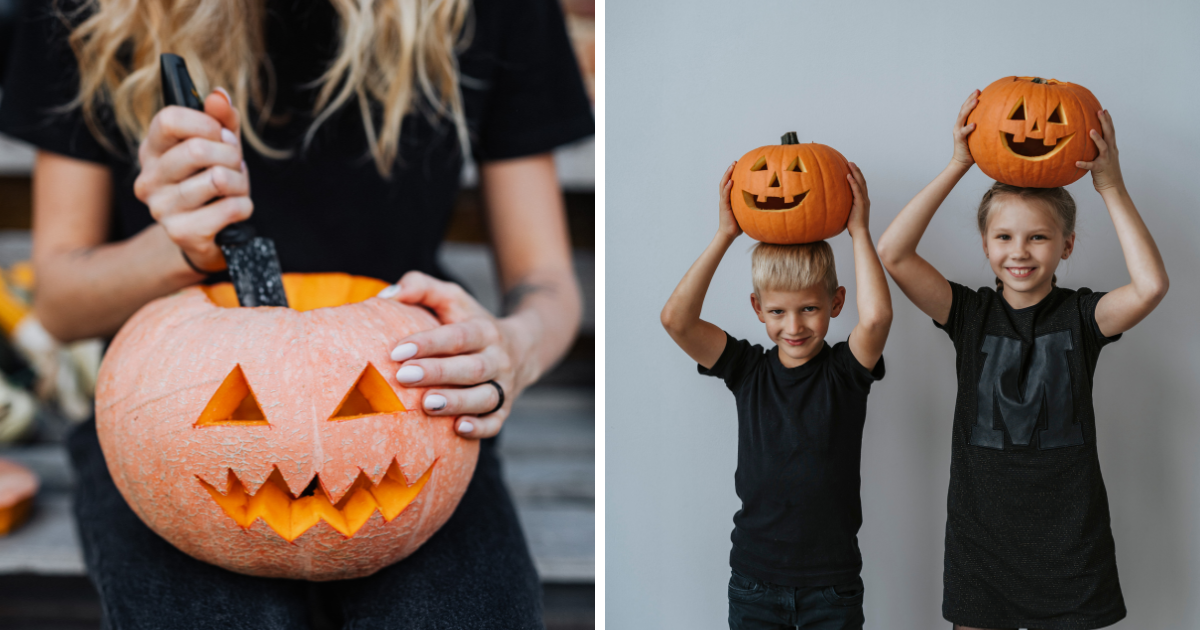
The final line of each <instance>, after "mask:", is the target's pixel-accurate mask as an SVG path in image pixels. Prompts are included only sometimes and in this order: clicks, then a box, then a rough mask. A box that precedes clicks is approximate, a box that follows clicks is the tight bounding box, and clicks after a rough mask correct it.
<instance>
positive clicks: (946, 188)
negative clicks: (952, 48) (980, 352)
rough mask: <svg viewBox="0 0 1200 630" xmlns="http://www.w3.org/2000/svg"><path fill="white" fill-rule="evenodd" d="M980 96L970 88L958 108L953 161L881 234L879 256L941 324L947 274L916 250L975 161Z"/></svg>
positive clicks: (950, 296)
mask: <svg viewBox="0 0 1200 630" xmlns="http://www.w3.org/2000/svg"><path fill="white" fill-rule="evenodd" d="M978 99H979V90H975V91H974V92H971V96H969V97H968V98H967V101H966V102H965V103H963V106H962V108H961V109H960V110H959V112H958V119H957V120H956V121H955V123H954V157H953V158H951V159H950V164H949V165H948V166H946V168H945V170H943V171H942V172H941V174H939V175H938V176H937V178H936V179H934V180H933V181H932V182H930V183H929V185H928V186H926V187H925V188H923V189H922V190H921V192H919V193H917V196H916V197H913V199H912V201H910V202H908V205H906V206H904V209H903V210H901V211H900V214H898V215H897V216H896V219H895V220H894V221H892V224H891V225H890V226H888V229H887V230H886V231H885V232H884V233H883V236H881V237H879V257H880V259H881V260H882V261H883V266H884V267H886V268H887V270H888V273H890V274H891V275H892V279H893V280H895V281H896V284H897V285H899V287H900V290H901V291H903V292H904V295H906V296H908V299H909V300H912V303H913V304H916V305H917V308H919V309H921V312H923V313H925V314H926V315H928V316H930V317H932V318H933V320H934V321H936V322H937V323H939V324H945V323H946V320H947V319H949V317H950V304H951V301H952V299H953V294H952V293H951V292H950V284H949V283H948V282H946V278H945V277H944V276H943V275H942V274H941V273H940V272H939V271H938V270H937V269H935V268H934V266H933V265H931V264H929V262H928V261H926V260H925V259H924V258H921V256H919V255H918V254H917V243H919V242H920V241H921V236H922V235H924V234H925V229H926V228H927V227H929V221H930V220H931V219H933V214H934V213H935V212H937V209H938V208H939V207H940V206H941V205H942V202H943V201H945V200H946V196H947V195H949V194H950V191H951V190H952V189H953V188H954V186H955V185H956V184H958V180H960V179H962V176H963V175H965V174H966V173H967V171H968V170H970V169H971V165H973V164H974V163H975V160H974V158H972V157H971V150H970V149H969V148H968V147H967V136H968V135H970V134H971V132H972V131H974V129H975V123H971V124H969V125H968V124H967V116H969V115H970V114H971V110H973V109H975V106H976V105H977V104H978V103H979V100H978Z"/></svg>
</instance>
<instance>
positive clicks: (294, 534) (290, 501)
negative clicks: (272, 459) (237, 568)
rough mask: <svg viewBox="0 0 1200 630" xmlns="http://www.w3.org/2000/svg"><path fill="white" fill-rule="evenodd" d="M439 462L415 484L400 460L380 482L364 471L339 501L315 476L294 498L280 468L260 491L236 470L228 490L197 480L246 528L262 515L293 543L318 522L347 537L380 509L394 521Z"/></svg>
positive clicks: (386, 518) (386, 517) (272, 527)
mask: <svg viewBox="0 0 1200 630" xmlns="http://www.w3.org/2000/svg"><path fill="white" fill-rule="evenodd" d="M436 464H437V462H436V461H435V462H434V463H433V464H430V465H429V469H428V470H426V471H425V473H424V474H423V475H421V478H420V479H418V480H417V481H416V482H415V483H413V484H412V485H411V486H410V485H408V483H407V482H406V481H405V480H404V474H403V473H401V472H400V466H399V465H397V464H396V462H395V460H393V461H392V465H391V466H389V467H388V470H387V473H386V474H384V476H383V477H382V478H381V479H380V480H379V483H378V484H374V483H371V479H370V478H369V477H367V475H366V473H362V472H360V473H359V475H358V479H355V480H354V485H352V486H351V487H350V489H349V490H347V491H346V494H345V495H344V496H342V500H341V501H338V502H337V503H336V504H335V503H332V502H330V500H329V497H328V496H327V495H326V494H325V489H324V488H323V487H321V482H320V476H319V475H317V476H314V477H313V479H312V481H311V482H310V483H309V484H308V487H307V488H305V489H304V491H303V492H301V493H300V496H292V494H291V492H290V491H289V490H288V487H287V484H286V483H285V482H284V480H283V475H282V474H280V472H279V468H275V470H273V471H272V472H271V476H270V477H267V480H266V482H264V483H263V485H262V486H261V487H260V488H259V489H258V492H256V493H254V494H250V493H248V492H247V491H246V487H245V486H243V485H242V482H241V480H240V479H238V477H237V475H236V474H234V472H233V471H232V470H230V471H229V482H228V488H227V490H226V491H225V492H221V491H220V490H218V489H217V488H215V487H213V486H211V485H209V484H208V483H206V482H205V481H204V480H203V479H200V478H199V477H197V478H196V479H197V480H198V481H199V482H200V485H201V486H204V489H205V490H208V493H209V494H211V495H212V498H213V500H214V501H216V502H217V505H220V506H221V509H222V510H224V511H225V514H227V515H229V517H230V518H232V519H233V520H234V522H236V523H237V524H238V525H239V526H241V527H242V528H243V529H246V528H248V527H250V526H251V525H252V524H254V521H255V520H257V519H260V518H261V519H262V520H263V522H265V523H266V524H267V525H269V526H270V527H271V529H273V530H275V533H277V534H279V535H280V536H282V537H283V538H284V539H285V540H287V541H288V542H292V541H293V540H295V539H297V538H299V537H300V535H301V534H303V533H304V532H306V531H308V529H309V528H310V527H312V526H314V525H316V524H317V521H325V522H326V523H329V525H330V526H331V527H333V528H334V529H336V530H337V531H338V532H340V533H341V534H342V535H343V536H346V537H347V538H348V537H350V536H353V535H354V534H355V533H356V532H357V531H358V530H359V529H360V528H362V526H363V525H365V524H366V523H367V521H368V520H369V519H370V518H371V515H372V514H374V513H375V512H376V511H378V512H379V513H380V514H381V515H383V520H384V522H391V520H392V519H394V518H396V517H397V516H399V515H400V513H401V512H403V511H404V508H406V507H408V505H409V504H410V503H412V501H413V499H415V498H416V497H417V495H418V494H420V492H421V488H423V487H425V482H427V481H429V475H430V473H432V472H433V467H434V465H436Z"/></svg>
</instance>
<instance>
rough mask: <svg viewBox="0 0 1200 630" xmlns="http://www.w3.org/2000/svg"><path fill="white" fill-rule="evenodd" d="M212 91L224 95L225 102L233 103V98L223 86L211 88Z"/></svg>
mask: <svg viewBox="0 0 1200 630" xmlns="http://www.w3.org/2000/svg"><path fill="white" fill-rule="evenodd" d="M213 91H214V92H216V93H218V94H220V95H221V96H224V97H225V102H226V103H229V104H230V105H233V98H232V97H230V96H229V92H226V91H225V88H223V87H219V88H213Z"/></svg>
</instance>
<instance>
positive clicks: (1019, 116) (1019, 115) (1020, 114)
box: [1008, 99, 1025, 120]
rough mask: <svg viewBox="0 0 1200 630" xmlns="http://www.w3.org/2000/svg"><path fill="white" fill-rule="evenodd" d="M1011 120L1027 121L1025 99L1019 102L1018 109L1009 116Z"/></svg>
mask: <svg viewBox="0 0 1200 630" xmlns="http://www.w3.org/2000/svg"><path fill="white" fill-rule="evenodd" d="M1008 119H1009V120H1025V99H1021V100H1019V101H1017V107H1016V109H1013V112H1012V113H1011V114H1009V115H1008Z"/></svg>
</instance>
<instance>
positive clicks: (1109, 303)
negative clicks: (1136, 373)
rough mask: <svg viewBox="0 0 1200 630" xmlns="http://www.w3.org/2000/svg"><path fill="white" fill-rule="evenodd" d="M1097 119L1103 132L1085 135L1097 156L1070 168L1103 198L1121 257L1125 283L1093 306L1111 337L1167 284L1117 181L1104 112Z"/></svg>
mask: <svg viewBox="0 0 1200 630" xmlns="http://www.w3.org/2000/svg"><path fill="white" fill-rule="evenodd" d="M1098 115H1099V118H1100V127H1101V128H1102V129H1103V130H1104V134H1103V136H1101V134H1100V133H1099V132H1097V131H1096V130H1095V129H1093V130H1091V136H1092V140H1094V141H1095V142H1096V147H1097V148H1098V149H1100V155H1099V156H1098V157H1097V158H1096V159H1095V160H1094V161H1092V162H1076V165H1077V166H1079V168H1086V169H1088V170H1090V171H1091V172H1092V183H1093V184H1094V185H1095V186H1096V191H1097V192H1099V193H1100V196H1101V197H1102V198H1103V199H1104V205H1106V206H1108V214H1109V216H1111V217H1112V220H1113V225H1114V226H1115V227H1116V228H1117V239H1118V240H1119V241H1120V242H1121V250H1122V251H1123V252H1124V253H1125V266H1126V267H1127V268H1128V269H1129V278H1130V282H1129V284H1127V285H1125V286H1123V287H1121V288H1119V289H1116V290H1114V291H1112V292H1110V293H1108V294H1107V295H1105V296H1104V297H1102V298H1100V302H1099V303H1097V304H1096V323H1097V324H1098V325H1099V326H1100V332H1101V333H1102V334H1103V335H1104V336H1105V337H1111V336H1113V335H1116V334H1120V333H1123V332H1125V331H1126V330H1129V329H1130V328H1133V327H1134V326H1135V325H1136V324H1137V323H1138V322H1140V321H1142V320H1143V319H1145V317H1146V316H1147V315H1149V314H1150V311H1153V310H1154V308H1155V307H1156V306H1158V303H1159V302H1161V301H1162V299H1163V296H1165V295H1166V294H1167V287H1168V285H1169V281H1168V280H1167V269H1166V267H1165V266H1164V265H1163V260H1162V256H1161V255H1160V254H1159V253H1158V246H1156V245H1155V244H1154V237H1153V236H1150V230H1149V229H1147V228H1146V224H1145V223H1144V222H1143V221H1142V217H1141V215H1140V214H1138V211H1137V207H1135V206H1134V205H1133V199H1132V198H1130V196H1129V191H1128V190H1126V188H1125V181H1124V179H1123V178H1122V177H1121V165H1120V163H1119V162H1118V161H1117V138H1116V134H1115V133H1114V131H1113V122H1112V116H1110V115H1109V113H1108V110H1102V111H1100V112H1099V114H1098Z"/></svg>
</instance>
